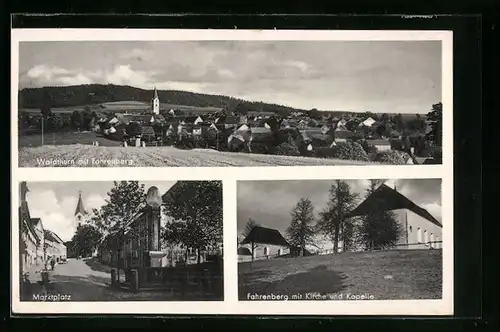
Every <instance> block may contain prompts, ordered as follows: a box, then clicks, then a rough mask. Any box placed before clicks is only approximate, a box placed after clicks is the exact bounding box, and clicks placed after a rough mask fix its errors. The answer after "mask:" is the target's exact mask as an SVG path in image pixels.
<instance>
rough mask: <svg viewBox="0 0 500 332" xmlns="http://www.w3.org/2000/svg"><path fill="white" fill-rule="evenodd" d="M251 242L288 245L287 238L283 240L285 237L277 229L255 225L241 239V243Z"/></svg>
mask: <svg viewBox="0 0 500 332" xmlns="http://www.w3.org/2000/svg"><path fill="white" fill-rule="evenodd" d="M251 242H255V243H262V244H272V245H278V246H287V247H289V246H290V244H289V243H288V242H287V240H285V238H284V237H283V236H282V235H281V233H280V232H279V231H278V230H277V229H272V228H266V227H262V226H255V227H254V228H252V230H251V231H250V233H249V234H248V235H247V237H245V239H243V241H241V244H247V243H251Z"/></svg>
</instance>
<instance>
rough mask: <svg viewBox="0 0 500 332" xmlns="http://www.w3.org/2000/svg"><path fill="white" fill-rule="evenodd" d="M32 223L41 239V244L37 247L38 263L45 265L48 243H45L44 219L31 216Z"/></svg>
mask: <svg viewBox="0 0 500 332" xmlns="http://www.w3.org/2000/svg"><path fill="white" fill-rule="evenodd" d="M31 223H32V224H33V227H34V228H35V233H36V235H37V237H38V238H39V239H40V242H39V245H38V246H37V248H36V264H37V265H44V264H45V261H46V260H47V257H46V255H45V250H46V244H45V230H44V228H43V223H42V219H40V218H31Z"/></svg>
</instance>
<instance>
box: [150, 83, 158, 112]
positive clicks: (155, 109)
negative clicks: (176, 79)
mask: <svg viewBox="0 0 500 332" xmlns="http://www.w3.org/2000/svg"><path fill="white" fill-rule="evenodd" d="M151 102H152V109H153V114H160V98H158V90H156V87H155V88H154V92H153V99H152V101H151Z"/></svg>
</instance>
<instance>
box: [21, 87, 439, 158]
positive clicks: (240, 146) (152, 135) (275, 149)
mask: <svg viewBox="0 0 500 332" xmlns="http://www.w3.org/2000/svg"><path fill="white" fill-rule="evenodd" d="M104 88H109V89H112V90H117V91H120V90H122V89H125V87H121V86H111V87H106V86H74V87H67V88H47V89H45V90H47V91H50V92H49V93H51V94H55V95H60V94H65V93H68V92H67V91H78V92H79V93H85V94H87V95H88V96H94V95H96V94H97V93H99V92H98V91H100V90H102V89H104ZM128 89H132V88H128ZM42 90H44V89H42ZM42 90H40V91H37V90H23V91H21V92H20V99H21V100H23V98H26V99H28V100H30V99H32V98H35V99H36V96H37V95H38V94H40V93H41V91H42ZM132 91H133V93H134V94H136V95H139V96H140V98H141V99H146V97H144V96H147V95H150V103H148V102H141V101H113V102H106V103H100V104H94V105H84V106H81V107H78V106H74V107H72V106H68V107H58V108H49V107H45V108H44V107H42V108H41V109H32V108H29V109H20V111H19V119H18V124H19V129H18V130H19V166H21V167H22V166H27V167H119V166H126V167H131V166H201V165H208V166H266V165H289V166H295V165H337V164H338V165H346V164H354V165H358V164H359V165H365V164H371V163H375V164H440V163H441V155H442V154H441V129H440V128H441V126H442V105H441V103H436V104H434V105H429V110H428V112H427V113H425V114H416V115H415V114H413V115H411V114H410V115H408V114H405V115H404V116H403V115H402V114H395V115H388V114H386V113H383V114H375V113H371V112H365V113H353V112H340V111H339V112H335V111H332V112H328V111H319V110H316V109H312V110H307V111H306V110H291V109H287V108H286V107H278V106H276V107H273V106H269V105H267V104H261V105H257V106H254V105H253V104H252V105H250V106H249V104H248V103H247V102H244V101H238V100H232V99H231V100H230V102H228V103H224V106H221V107H213V106H212V107H211V106H205V107H194V106H186V105H183V106H179V105H170V104H167V105H165V104H163V103H162V102H161V99H160V96H162V95H164V96H168V95H169V94H170V93H171V91H158V90H157V89H156V88H154V89H153V90H152V91H146V90H141V89H132ZM89 98H90V97H89ZM167 98H168V97H167ZM90 99H91V98H90ZM86 100H87V99H86ZM68 155H70V156H72V157H67V156H68ZM151 155H152V156H154V158H151V157H150V159H147V156H151ZM188 160H190V161H191V162H195V163H196V162H198V161H199V163H198V164H192V165H191V164H189V163H188Z"/></svg>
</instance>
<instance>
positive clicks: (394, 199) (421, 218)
mask: <svg viewBox="0 0 500 332" xmlns="http://www.w3.org/2000/svg"><path fill="white" fill-rule="evenodd" d="M380 211H393V212H394V214H395V216H396V219H397V221H398V222H399V224H400V226H401V230H402V232H401V234H400V236H399V241H398V243H397V247H398V248H404V249H431V248H432V249H440V248H442V244H441V243H442V241H443V235H442V228H443V226H442V224H441V223H440V222H439V221H438V220H437V219H436V218H435V217H434V216H433V215H431V214H430V213H429V212H428V211H427V210H426V209H424V208H422V207H420V206H418V205H417V204H415V203H414V202H412V201H411V200H410V199H408V198H407V197H406V196H404V195H403V194H401V193H400V192H398V191H397V190H396V189H393V188H391V187H389V186H387V185H385V184H382V185H381V186H380V187H379V188H377V189H376V190H375V191H374V192H373V193H372V194H371V195H370V196H368V197H367V198H366V199H365V200H364V201H363V202H361V204H359V205H358V207H356V208H355V209H354V210H353V211H352V213H351V216H363V215H367V214H369V213H375V212H380Z"/></svg>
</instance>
